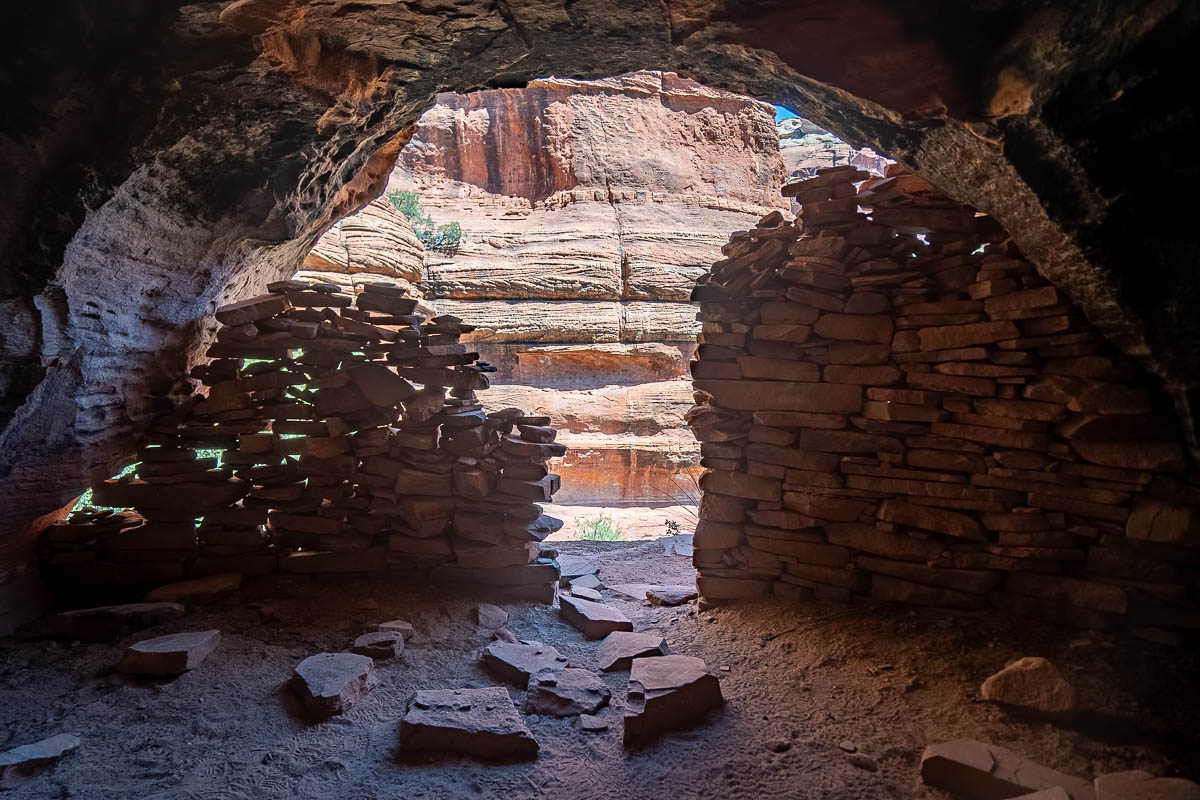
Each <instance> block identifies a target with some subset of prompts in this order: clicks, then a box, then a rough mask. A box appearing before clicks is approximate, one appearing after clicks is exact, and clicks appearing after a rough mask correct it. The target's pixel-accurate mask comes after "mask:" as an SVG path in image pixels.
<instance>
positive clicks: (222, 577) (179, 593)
mask: <svg viewBox="0 0 1200 800" xmlns="http://www.w3.org/2000/svg"><path fill="white" fill-rule="evenodd" d="M241 585H242V573H240V572H224V573H221V574H219V575H209V576H207V577H204V578H195V579H193V580H190V581H179V582H178V583H168V584H167V585H166V586H159V587H158V588H157V589H152V590H151V591H150V593H149V594H147V595H146V597H145V602H147V603H156V602H157V603H181V604H183V605H185V606H198V605H203V604H205V603H211V602H212V601H213V600H215V599H217V598H218V597H220V596H221V595H223V594H229V593H230V592H236V591H237V590H238V589H239V588H241Z"/></svg>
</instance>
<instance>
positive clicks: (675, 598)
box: [646, 585, 699, 606]
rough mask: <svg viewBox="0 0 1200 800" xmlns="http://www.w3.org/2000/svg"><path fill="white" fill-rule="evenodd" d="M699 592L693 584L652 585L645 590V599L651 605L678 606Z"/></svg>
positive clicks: (692, 598) (694, 597) (693, 597)
mask: <svg viewBox="0 0 1200 800" xmlns="http://www.w3.org/2000/svg"><path fill="white" fill-rule="evenodd" d="M698 595H699V593H698V592H697V591H696V587H695V586H686V585H681V586H654V587H652V588H650V589H647V590H646V599H647V600H649V601H650V605H652V606H680V605H683V604H684V603H686V602H688V601H689V600H695V599H696V597H697V596H698Z"/></svg>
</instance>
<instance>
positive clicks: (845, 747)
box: [838, 739, 858, 753]
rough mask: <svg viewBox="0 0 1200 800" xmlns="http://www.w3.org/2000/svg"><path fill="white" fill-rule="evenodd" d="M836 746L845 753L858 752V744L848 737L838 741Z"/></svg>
mask: <svg viewBox="0 0 1200 800" xmlns="http://www.w3.org/2000/svg"><path fill="white" fill-rule="evenodd" d="M838 747H839V748H841V750H842V751H843V752H846V753H857V752H858V745H856V744H855V743H854V742H852V741H850V740H849V739H843V740H842V741H840V742H838Z"/></svg>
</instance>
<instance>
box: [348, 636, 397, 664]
mask: <svg viewBox="0 0 1200 800" xmlns="http://www.w3.org/2000/svg"><path fill="white" fill-rule="evenodd" d="M350 651H351V652H353V653H358V654H359V655H360V656H368V657H370V658H372V659H374V660H376V661H383V660H386V659H389V658H395V657H396V656H398V655H400V654H401V653H403V652H404V634H403V633H402V632H401V631H382V630H381V631H375V632H374V633H364V634H363V635H362V636H359V637H358V638H357V639H355V640H354V646H353V647H351V648H350Z"/></svg>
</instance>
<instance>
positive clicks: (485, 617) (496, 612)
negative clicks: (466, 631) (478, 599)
mask: <svg viewBox="0 0 1200 800" xmlns="http://www.w3.org/2000/svg"><path fill="white" fill-rule="evenodd" d="M475 616H476V619H478V620H479V626H480V627H482V628H488V629H489V630H495V629H497V628H503V627H504V626H505V624H506V623H507V622H508V612H507V611H505V610H504V609H503V608H500V606H494V605H492V604H491V603H480V604H479V605H478V606H477V607H476V609H475Z"/></svg>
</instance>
